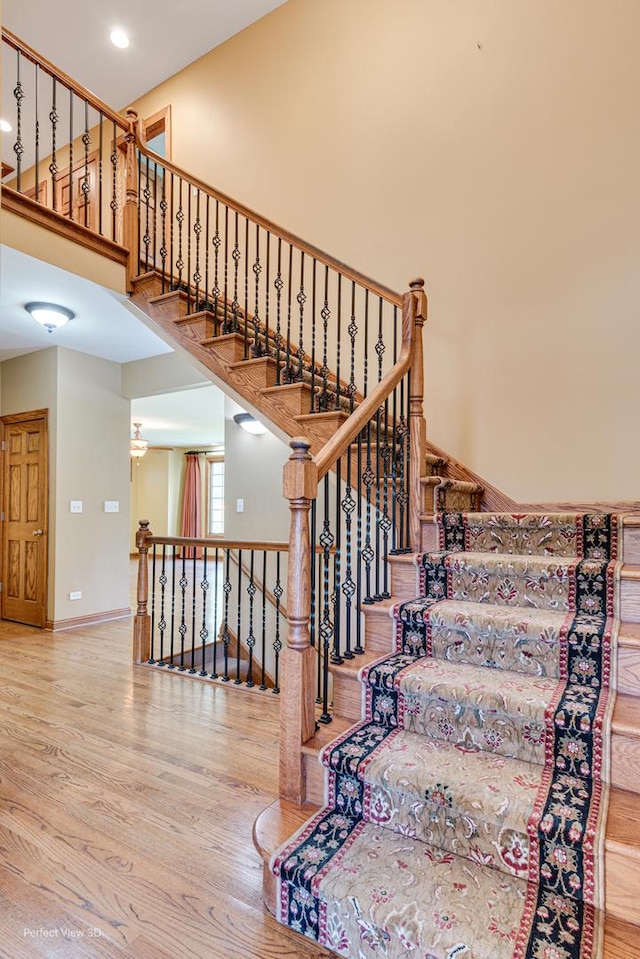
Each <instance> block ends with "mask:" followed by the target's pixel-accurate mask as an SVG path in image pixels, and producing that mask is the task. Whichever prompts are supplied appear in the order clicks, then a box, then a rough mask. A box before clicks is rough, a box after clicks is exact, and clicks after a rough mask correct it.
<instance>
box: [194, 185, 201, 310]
mask: <svg viewBox="0 0 640 959" xmlns="http://www.w3.org/2000/svg"><path fill="white" fill-rule="evenodd" d="M193 233H194V236H195V238H196V262H195V266H194V270H193V283H194V286H195V293H194V296H195V301H194V303H195V309H196V311H197V310H199V309H200V307H201V303H200V284H201V282H202V274H201V273H200V234H201V233H202V223H201V222H200V190H198V191H197V193H196V218H195V220H194V222H193Z"/></svg>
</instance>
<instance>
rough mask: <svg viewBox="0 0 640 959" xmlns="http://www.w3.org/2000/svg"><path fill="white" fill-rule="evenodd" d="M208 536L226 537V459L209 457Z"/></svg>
mask: <svg viewBox="0 0 640 959" xmlns="http://www.w3.org/2000/svg"><path fill="white" fill-rule="evenodd" d="M207 536H224V457H222V456H207Z"/></svg>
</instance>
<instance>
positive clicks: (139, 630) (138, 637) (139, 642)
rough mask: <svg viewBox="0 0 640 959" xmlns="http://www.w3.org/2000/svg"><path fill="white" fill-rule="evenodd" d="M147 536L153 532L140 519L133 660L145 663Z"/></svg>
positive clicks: (147, 635) (148, 626)
mask: <svg viewBox="0 0 640 959" xmlns="http://www.w3.org/2000/svg"><path fill="white" fill-rule="evenodd" d="M149 536H153V533H152V532H151V530H150V529H149V520H148V519H141V520H140V524H139V526H138V530H137V532H136V548H137V550H138V595H137V600H138V607H137V610H136V615H135V619H134V620H133V661H134V663H146V662H147V661H148V659H149V657H150V656H151V619H150V617H149V614H148V612H147V601H148V597H149V561H148V553H149V544H148V542H147V540H148V538H149Z"/></svg>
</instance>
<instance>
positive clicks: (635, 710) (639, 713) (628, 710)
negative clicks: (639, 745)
mask: <svg viewBox="0 0 640 959" xmlns="http://www.w3.org/2000/svg"><path fill="white" fill-rule="evenodd" d="M612 731H613V732H614V733H618V734H620V735H623V736H631V737H634V738H636V739H640V698H639V697H638V696H630V695H629V694H628V693H618V695H617V696H616V704H615V707H614V710H613V722H612Z"/></svg>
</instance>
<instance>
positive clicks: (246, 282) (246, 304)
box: [242, 217, 250, 360]
mask: <svg viewBox="0 0 640 959" xmlns="http://www.w3.org/2000/svg"><path fill="white" fill-rule="evenodd" d="M244 250H245V255H244V323H243V324H242V328H243V330H244V332H243V339H244V351H243V358H244V359H245V360H247V359H248V358H249V354H250V349H249V218H248V217H245V218H244Z"/></svg>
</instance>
